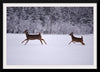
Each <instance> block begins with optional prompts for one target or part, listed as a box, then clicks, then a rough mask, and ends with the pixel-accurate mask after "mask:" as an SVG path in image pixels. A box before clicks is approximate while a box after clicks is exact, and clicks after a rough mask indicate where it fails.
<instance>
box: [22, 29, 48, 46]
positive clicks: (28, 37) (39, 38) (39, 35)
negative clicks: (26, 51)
mask: <svg viewBox="0 0 100 72" xmlns="http://www.w3.org/2000/svg"><path fill="white" fill-rule="evenodd" d="M24 33H25V34H26V39H25V40H24V41H26V43H25V45H26V44H27V43H28V41H29V40H35V39H38V40H40V42H41V44H43V43H42V41H44V43H45V44H47V43H46V42H45V40H44V39H42V37H41V33H40V32H39V34H37V35H29V34H28V31H27V30H25V31H24ZM24 41H22V43H23V42H24Z"/></svg>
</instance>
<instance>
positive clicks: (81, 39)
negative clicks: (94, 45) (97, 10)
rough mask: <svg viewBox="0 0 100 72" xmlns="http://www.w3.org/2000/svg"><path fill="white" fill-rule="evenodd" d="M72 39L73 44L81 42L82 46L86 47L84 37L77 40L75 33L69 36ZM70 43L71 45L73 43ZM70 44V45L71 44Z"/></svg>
mask: <svg viewBox="0 0 100 72" xmlns="http://www.w3.org/2000/svg"><path fill="white" fill-rule="evenodd" d="M69 35H70V36H71V38H72V41H71V42H80V43H81V44H82V45H85V43H83V36H81V38H77V37H75V36H73V32H72V33H70V34H69ZM71 42H70V43H71ZM70 43H69V44H70Z"/></svg>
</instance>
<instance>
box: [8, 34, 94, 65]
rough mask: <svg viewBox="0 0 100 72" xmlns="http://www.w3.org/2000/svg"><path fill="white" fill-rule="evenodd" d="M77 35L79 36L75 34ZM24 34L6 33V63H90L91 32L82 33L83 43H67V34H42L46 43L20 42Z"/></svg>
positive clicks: (35, 41) (91, 50)
mask: <svg viewBox="0 0 100 72" xmlns="http://www.w3.org/2000/svg"><path fill="white" fill-rule="evenodd" d="M76 36H77V37H81V35H80V36H78V35H76ZM25 38H26V36H25V34H7V64H8V65H92V64H93V34H90V35H83V39H84V43H85V45H81V43H75V44H74V43H71V44H70V45H68V43H69V42H70V41H71V37H70V36H69V35H43V34H42V38H43V39H45V41H46V42H47V45H45V44H43V45H41V43H40V41H39V40H31V41H29V42H28V43H27V45H24V44H25V43H23V44H22V43H21V42H22V41H23V40H24V39H25Z"/></svg>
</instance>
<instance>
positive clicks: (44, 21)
mask: <svg viewBox="0 0 100 72" xmlns="http://www.w3.org/2000/svg"><path fill="white" fill-rule="evenodd" d="M26 29H27V30H28V31H29V32H30V33H36V32H41V33H44V34H68V33H70V32H74V33H76V34H92V33H93V7H7V33H23V32H24V31H25V30H26Z"/></svg>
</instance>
